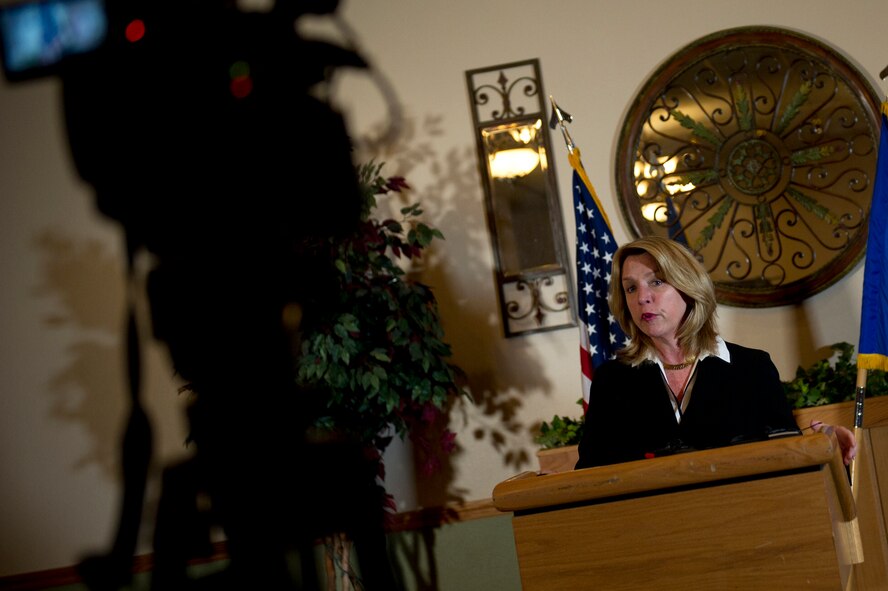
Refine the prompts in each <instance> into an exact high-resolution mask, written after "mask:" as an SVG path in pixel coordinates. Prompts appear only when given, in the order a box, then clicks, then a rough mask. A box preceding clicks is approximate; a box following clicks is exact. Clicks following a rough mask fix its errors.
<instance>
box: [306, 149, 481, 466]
mask: <svg viewBox="0 0 888 591" xmlns="http://www.w3.org/2000/svg"><path fill="white" fill-rule="evenodd" d="M382 167H383V163H379V164H377V163H374V162H370V163H367V164H363V165H360V166H358V167H357V173H358V178H359V182H360V186H361V189H362V196H363V203H362V210H361V219H360V224H359V226H358V228H357V229H356V231H355V232H354V233H353V234H352V235H351V236H350V237H348V238H346V239H344V240H341V239H340V240H327V241H325V242H323V243H320V244H314V245H311V248H314V249H317V250H318V251H319V254H320V255H321V256H320V257H319V258H320V260H329V261H332V268H330V269H327V271H328V272H329V273H331V274H332V276H333V279H332V283H333V286H334V289H332V290H330V291H328V292H326V293H324V295H323V298H324V301H316V302H313V303H310V304H309V305H308V306H307V307H308V308H309V309H307V310H306V313H305V315H304V316H305V318H306V320H305V321H304V322H303V324H302V327H301V335H300V340H301V352H300V354H299V355H297V375H298V378H297V379H298V382H299V385H300V386H302V387H303V388H304V389H305V390H306V391H308V392H315V393H317V394H318V395H319V396H320V397H322V401H321V403H320V404H318V405H316V406H317V416H316V418H315V421H314V427H315V428H316V430H317V431H319V432H321V433H336V434H337V435H338V436H344V437H347V438H349V439H351V440H357V441H359V442H361V443H364V444H366V446H367V448H368V449H369V450H371V451H375V453H377V454H378V458H379V460H378V461H379V462H380V475H381V476H382V475H383V474H384V471H383V467H382V460H381V454H382V452H383V451H384V450H385V449H386V447H387V446H388V444H389V443H390V441H391V439H392V437H393V436H394V435H397V436H399V437H400V438H402V439H405V438H408V437H409V438H410V440H411V441H412V442H413V443H414V444H415V449H416V451H417V452H418V454H419V455H420V457H421V461H420V467H421V469H423V470H426V471H433V470H435V469H436V468H437V467H438V466H439V465H440V461H441V457H442V455H443V454H447V453H449V452H450V451H452V450H453V448H454V445H455V444H454V437H455V435H454V434H453V433H452V432H450V431H449V430H447V429H446V420H445V419H446V411H447V410H448V408H449V406H450V405H451V403H452V402H453V401H454V399H456V398H457V397H460V396H464V395H467V394H468V392H467V390H466V388H465V386H464V383H465V382H464V379H463V378H464V374H463V372H462V370H461V369H460V368H459V367H457V366H456V365H454V364H453V363H451V360H450V359H451V356H452V351H451V348H450V345H449V344H448V343H447V342H445V340H444V330H443V328H442V326H441V319H440V316H439V313H438V305H437V300H436V299H435V295H434V293H433V292H432V289H431V288H430V287H429V286H427V285H425V284H423V283H421V282H419V281H416V280H413V279H410V278H408V276H407V274H406V273H405V271H404V269H403V268H402V267H401V266H400V264H399V259H404V260H411V261H415V260H418V259H420V258H421V256H422V254H423V252H424V251H425V249H426V248H428V247H429V246H430V245H431V244H432V241H433V240H434V239H436V238H437V239H443V238H444V236H443V235H442V233H441V232H440V231H439V230H437V229H435V228H433V227H431V226H429V225H428V224H426V223H423V222H422V221H420V219H419V218H420V216H421V215H422V213H423V212H422V209H421V208H420V206H419V204H418V203H414V204H412V205H409V206H406V207H402V208H401V209H400V214H401V218H400V219H382V220H380V219H378V218H376V217H374V214H375V213H376V209H377V197H378V196H381V195H386V194H388V193H391V192H397V193H401V192H406V191H408V190H409V189H410V187H409V186H408V185H407V183H406V182H405V180H404V179H403V178H402V177H384V176H383V175H382V174H381V170H382ZM309 311H310V312H311V313H309Z"/></svg>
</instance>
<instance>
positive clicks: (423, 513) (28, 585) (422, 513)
mask: <svg viewBox="0 0 888 591" xmlns="http://www.w3.org/2000/svg"><path fill="white" fill-rule="evenodd" d="M499 515H511V513H504V512H502V511H500V510H499V509H497V508H496V507H494V505H493V499H492V498H491V499H480V500H477V501H466V502H462V503H448V504H447V505H445V506H443V507H429V508H426V509H418V510H416V511H405V512H403V513H396V514H394V515H393V516H392V517H391V518H390V519H389V520H388V523H387V524H386V529H387V530H388V531H389V532H390V533H397V532H405V531H413V530H419V529H428V528H432V529H434V528H438V527H441V526H442V525H445V524H448V523H459V522H464V521H471V520H473V519H483V518H486V517H496V516H499ZM227 556H228V553H227V550H226V545H225V542H216V543H214V544H213V554H212V555H211V556H210V557H209V558H202V559H200V560H195V561H193V564H199V563H205V562H213V561H215V560H223V559H225V558H227ZM153 564H154V558H153V554H140V555H138V556H135V557H134V558H133V574H138V573H143V572H148V571H150V570H151V567H152V566H153ZM80 582H81V580H80V575H79V574H78V573H77V566H76V565H75V566H65V567H61V568H53V569H48V570H42V571H35V572H31V573H23V574H18V575H10V576H6V577H0V591H37V590H39V589H48V588H51V587H61V586H63V585H76V584H78V583H80Z"/></svg>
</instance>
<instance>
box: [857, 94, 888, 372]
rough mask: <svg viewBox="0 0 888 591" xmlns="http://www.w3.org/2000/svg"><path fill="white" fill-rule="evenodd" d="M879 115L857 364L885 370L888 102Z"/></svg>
mask: <svg viewBox="0 0 888 591" xmlns="http://www.w3.org/2000/svg"><path fill="white" fill-rule="evenodd" d="M881 119H882V131H881V135H880V139H879V156H878V162H877V164H876V180H875V182H874V183H873V199H872V204H871V206H870V215H869V234H868V237H867V243H866V263H865V265H864V271H863V304H862V306H861V310H860V345H859V347H858V349H857V353H858V354H857V367H858V369H881V370H885V371H888V269H886V268H885V264H886V263H888V102H886V103H883V104H882V117H881Z"/></svg>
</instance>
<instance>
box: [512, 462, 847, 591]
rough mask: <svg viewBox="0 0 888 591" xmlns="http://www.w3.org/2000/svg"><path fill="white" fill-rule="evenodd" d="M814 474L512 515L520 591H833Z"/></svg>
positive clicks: (826, 517) (825, 522)
mask: <svg viewBox="0 0 888 591" xmlns="http://www.w3.org/2000/svg"><path fill="white" fill-rule="evenodd" d="M824 489H825V480H824V476H823V474H822V473H821V471H820V470H813V471H806V472H801V473H795V474H786V475H783V476H775V477H771V478H761V479H751V480H745V481H737V482H726V483H722V484H718V485H708V486H703V487H699V488H691V489H687V490H678V491H673V492H668V491H662V492H661V493H660V494H655V495H642V496H639V497H635V498H617V499H611V500H607V501H602V502H595V503H590V504H582V505H581V506H571V507H561V508H557V507H555V508H546V509H540V510H529V511H516V512H515V514H514V517H513V530H514V534H515V542H516V548H517V552H518V562H519V565H520V571H521V580H522V586H523V590H524V591H560V590H564V591H580V590H584V589H588V590H596V591H601V590H607V591H624V590H626V591H628V590H645V591H653V590H656V591H670V590H674V591H687V590H690V589H693V590H694V591H705V590H709V589H711V590H718V591H726V590H737V591H741V590H742V591H752V590H757V589H763V590H764V589H767V590H773V589H792V590H794V591H795V590H800V589H806V590H807V589H810V590H821V589H823V590H831V591H832V590H840V589H842V580H841V579H842V577H841V576H840V569H839V564H838V560H837V557H836V547H835V543H834V540H833V530H832V525H831V516H830V507H829V501H828V499H829V497H830V495H829V494H827V491H825V490H824Z"/></svg>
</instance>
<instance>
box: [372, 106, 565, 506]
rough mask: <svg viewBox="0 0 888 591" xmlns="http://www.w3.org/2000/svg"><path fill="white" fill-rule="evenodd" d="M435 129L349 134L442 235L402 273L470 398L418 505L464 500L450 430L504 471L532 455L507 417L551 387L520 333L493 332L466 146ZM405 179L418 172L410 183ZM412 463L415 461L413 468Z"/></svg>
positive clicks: (476, 188) (454, 416)
mask: <svg viewBox="0 0 888 591" xmlns="http://www.w3.org/2000/svg"><path fill="white" fill-rule="evenodd" d="M444 129H445V125H444V121H443V118H442V117H441V116H438V115H434V114H427V115H425V116H422V117H411V116H405V117H404V120H403V125H402V127H401V133H400V134H399V135H398V137H397V138H396V139H395V140H394V141H393V142H391V143H387V144H381V143H374V142H373V141H372V140H370V139H367V138H360V139H358V140H356V142H355V144H356V147H357V150H356V151H357V152H358V153H360V154H362V156H361V158H362V159H374V160H375V161H377V162H385V163H386V171H387V173H388V174H393V175H399V176H403V177H404V178H405V179H406V180H407V182H408V184H411V187H413V189H414V192H413V194H411V195H409V196H408V197H407V199H409V200H410V201H414V202H415V201H419V202H420V204H421V205H422V208H423V210H424V212H425V214H424V216H425V217H426V218H427V219H428V220H432V221H433V225H434V226H435V227H437V228H438V229H440V230H441V231H442V232H443V234H444V238H445V240H444V241H443V242H441V243H437V244H436V245H435V246H434V247H433V248H432V249H431V250H430V252H429V253H428V255H427V256H426V258H425V259H424V260H423V263H422V264H423V266H422V268H421V269H417V268H414V269H411V271H410V272H411V273H412V274H413V275H414V276H419V277H421V278H422V281H423V282H424V283H426V284H428V285H430V286H431V287H432V288H433V289H434V292H435V297H436V298H437V300H438V304H439V306H440V309H441V317H442V322H443V325H444V330H445V340H446V341H447V342H449V343H450V344H451V346H452V349H453V362H454V363H455V364H456V365H458V366H459V367H461V368H463V369H464V370H465V371H466V373H467V375H468V380H469V387H470V390H471V392H472V396H473V399H474V401H473V402H472V401H467V400H460V401H458V402H457V403H456V404H457V405H458V406H456V407H454V408H451V409H450V416H451V424H452V425H457V426H467V427H468V429H461V430H460V431H459V432H460V433H461V434H460V436H458V437H457V440H456V443H457V450H456V451H455V452H454V453H453V455H452V456H451V458H450V465H445V466H442V468H441V469H440V470H438V471H437V472H435V473H434V474H432V475H430V476H428V477H425V478H423V479H422V480H421V481H420V482H417V501H418V502H419V504H420V506H438V505H442V504H445V503H448V502H459V501H465V500H467V499H465V498H464V496H463V495H464V494H465V491H462V490H454V489H453V466H452V462H453V461H454V460H456V459H457V458H459V457H460V455H461V454H462V453H463V452H462V450H463V449H464V448H463V447H462V446H461V445H460V438H461V437H465V436H466V435H465V434H466V433H471V436H472V437H474V438H475V439H476V440H479V441H481V440H484V441H487V442H488V443H489V444H490V446H491V447H492V448H494V449H495V450H496V451H497V453H499V454H500V455H501V456H502V458H503V462H504V465H505V466H508V467H509V468H510V469H512V470H515V471H519V470H521V469H523V468H526V467H527V466H529V465H531V463H532V462H535V456H534V455H533V450H528V449H527V448H526V447H524V446H523V445H522V443H523V440H522V439H521V437H522V436H523V435H524V434H525V433H526V432H527V431H528V430H529V429H530V428H531V426H530V425H524V424H523V423H521V422H520V421H519V420H518V419H517V416H518V411H519V409H520V408H521V405H522V404H523V401H522V397H521V393H522V392H529V391H541V390H542V391H548V390H549V389H550V388H551V384H550V383H549V382H548V380H546V379H545V377H544V375H545V374H544V372H543V368H542V367H541V365H540V363H539V360H538V359H537V357H536V355H535V354H534V353H533V351H532V350H531V347H530V345H529V343H528V341H527V340H526V339H521V338H517V339H505V338H504V336H503V330H502V326H501V320H500V315H499V309H498V304H497V299H496V291H495V285H494V277H493V273H492V270H491V269H490V268H489V266H488V265H487V264H486V263H484V261H485V260H488V259H489V256H488V253H490V248H491V246H490V236H489V233H488V230H487V220H486V219H485V217H484V216H485V208H484V195H483V192H482V187H481V181H480V177H479V174H478V168H477V166H478V164H477V158H476V153H475V148H474V146H471V145H470V146H467V147H462V148H453V149H449V150H448V151H446V152H442V151H441V150H440V148H439V145H438V143H437V138H440V137H441V136H443V135H444ZM381 135H382V134H376V136H381ZM415 179H428V180H426V181H424V182H425V183H426V184H425V185H422V186H420V185H418V184H416V183H417V181H416V180H415ZM399 205H407V203H403V204H394V203H393V204H391V206H392V208H393V209H395V208H396V206H399ZM467 212H469V213H470V215H467ZM475 212H477V214H475ZM454 228H459V232H460V236H459V238H460V239H458V240H457V239H454V238H455V237H454V236H453V235H452V232H453V231H452V230H451V229H454ZM456 269H458V273H459V277H460V281H461V282H462V287H461V288H460V287H459V286H457V287H456V288H455V289H454V288H451V283H452V281H451V277H453V276H454V275H455V270H456ZM467 286H468V287H469V289H470V290H467ZM463 293H468V294H469V295H468V296H464V295H462V294H463ZM467 405H472V406H474V409H472V408H469V407H468V406H467ZM420 469H421V467H417V471H418V472H419V471H420Z"/></svg>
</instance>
